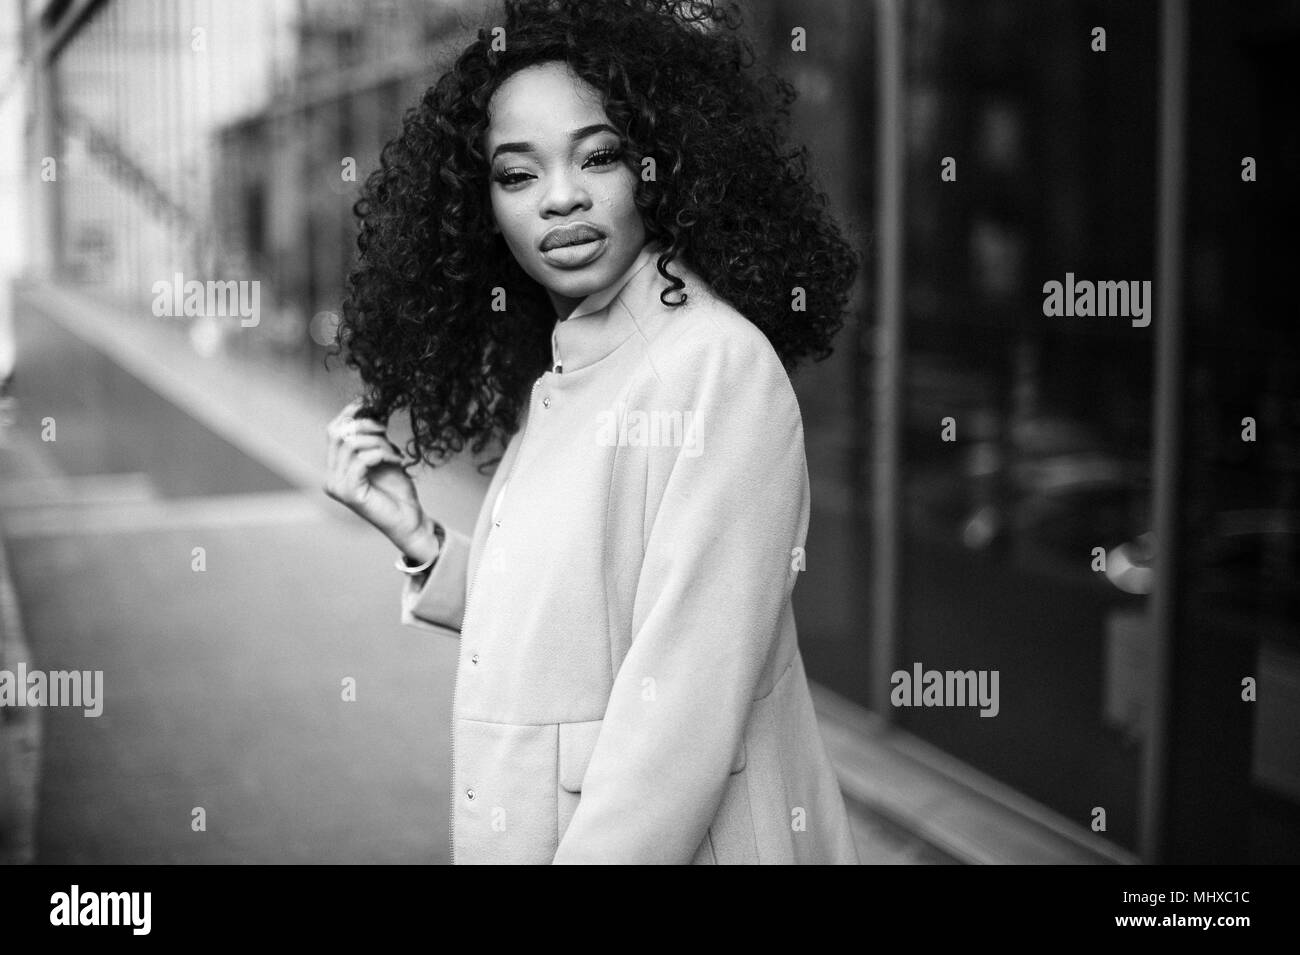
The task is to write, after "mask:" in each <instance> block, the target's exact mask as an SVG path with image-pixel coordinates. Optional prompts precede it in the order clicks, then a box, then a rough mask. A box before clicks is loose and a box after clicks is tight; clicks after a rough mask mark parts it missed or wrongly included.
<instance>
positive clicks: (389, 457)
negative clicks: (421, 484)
mask: <svg viewBox="0 0 1300 955" xmlns="http://www.w3.org/2000/svg"><path fill="white" fill-rule="evenodd" d="M385 462H390V463H392V464H396V465H399V466H400V465H401V461H400V460H398V459H397V458H396V456H395V455H394V454H393V453H392V452H391V451H389V450H387V449H386V448H367V449H366V450H364V451H358V452H357V453H356V454H355V455H353V457H352V460H351V461H350V462H349V463H348V465H347V467H346V469H345V470H344V480H345V481H346V484H347V487H349V488H357V489H359V488H360V487H361V485H363V484H365V483H366V473H367V472H368V471H369V470H370V469H371V468H373V467H375V466H377V465H379V464H383V463H385Z"/></svg>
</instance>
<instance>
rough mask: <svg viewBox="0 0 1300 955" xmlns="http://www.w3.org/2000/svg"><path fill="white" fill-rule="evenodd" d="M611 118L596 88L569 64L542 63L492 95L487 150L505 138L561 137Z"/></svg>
mask: <svg viewBox="0 0 1300 955" xmlns="http://www.w3.org/2000/svg"><path fill="white" fill-rule="evenodd" d="M608 121H609V119H608V117H607V116H606V115H605V109H604V107H603V106H601V102H600V92H599V91H598V90H597V89H596V88H595V87H593V86H592V85H591V84H590V83H588V82H586V81H585V80H583V79H582V78H581V77H579V76H578V75H577V74H575V73H574V72H573V71H572V70H571V69H570V68H569V66H568V65H567V64H565V63H541V64H538V65H536V66H529V67H526V68H524V69H522V70H520V71H519V72H518V73H515V74H514V75H513V76H511V77H510V78H509V79H507V80H506V81H505V82H504V83H502V84H501V86H500V87H498V88H497V91H496V92H495V93H494V94H493V95H492V99H491V101H490V102H489V103H488V127H487V148H488V150H489V151H491V150H492V148H493V147H494V146H495V145H496V144H497V143H499V142H504V141H516V140H525V141H528V142H533V143H538V144H541V143H543V142H546V141H548V140H550V141H559V140H563V139H566V137H567V136H568V133H569V131H570V130H573V129H578V128H580V127H582V126H588V125H591V124H593V123H602V122H608Z"/></svg>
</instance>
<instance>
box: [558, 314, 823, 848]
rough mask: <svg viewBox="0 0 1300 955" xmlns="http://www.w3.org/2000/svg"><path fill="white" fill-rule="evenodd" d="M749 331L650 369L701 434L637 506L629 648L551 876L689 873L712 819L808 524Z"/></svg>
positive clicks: (783, 385)
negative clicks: (627, 867) (569, 871)
mask: <svg viewBox="0 0 1300 955" xmlns="http://www.w3.org/2000/svg"><path fill="white" fill-rule="evenodd" d="M753 331H754V332H755V335H754V336H744V337H739V338H737V339H730V338H728V339H714V340H711V341H709V342H708V343H706V345H705V346H704V347H701V348H696V349H693V350H692V351H691V353H690V355H688V356H686V357H684V358H682V359H680V360H678V361H674V362H672V363H671V364H672V367H671V369H669V368H663V369H661V374H662V375H663V376H664V378H665V384H669V383H671V382H674V381H675V382H677V383H678V384H677V386H676V387H675V388H673V389H672V390H673V391H674V392H675V393H676V394H678V395H680V396H681V398H680V399H678V400H681V401H683V402H684V406H683V408H682V410H683V411H691V412H693V413H694V414H695V415H696V416H697V422H702V424H703V428H702V432H701V433H700V434H699V435H698V437H697V442H696V444H697V447H696V448H695V449H694V453H692V449H691V448H690V446H689V443H688V441H687V440H683V441H682V442H681V445H682V446H681V447H680V448H676V449H672V450H671V453H673V454H674V455H675V456H674V457H673V458H672V459H671V460H672V463H671V472H670V473H669V476H668V478H667V481H666V483H664V484H663V485H662V486H663V488H664V490H663V494H662V497H661V498H660V499H659V501H658V508H657V510H654V509H653V502H649V501H647V508H648V512H649V513H652V514H653V517H652V518H651V517H648V518H647V521H648V533H647V539H646V541H645V556H644V560H643V563H642V568H641V573H640V576H639V578H638V583H637V591H636V598H635V605H634V611H633V620H632V641H631V644H630V646H629V649H628V651H627V654H626V656H625V657H624V658H623V661H622V663H621V665H620V666H619V668H618V671H617V673H616V675H615V677H614V682H613V688H612V691H611V694H610V698H609V702H608V704H607V706H606V710H605V714H604V717H603V721H602V723H601V727H600V730H599V734H598V736H597V739H596V743H595V746H594V748H593V750H592V754H591V758H590V761H589V763H588V765H587V770H586V773H585V776H584V777H583V781H582V797H581V799H580V801H579V803H578V806H577V808H576V809H575V811H574V814H573V817H572V819H571V821H570V823H569V826H568V828H567V829H566V830H565V832H564V835H563V838H562V839H561V840H560V842H559V845H558V848H557V851H556V854H555V856H554V859H553V861H554V862H555V863H557V864H562V863H689V862H691V861H692V860H693V858H694V856H695V853H696V851H697V850H698V848H699V847H700V845H701V843H702V842H703V840H704V838H705V836H706V834H707V833H708V829H709V825H710V823H711V822H712V821H713V819H714V817H715V815H716V813H717V811H718V808H719V806H720V804H721V801H722V797H723V794H724V790H725V788H726V785H727V781H728V775H729V772H730V768H731V766H732V763H733V760H734V758H735V756H736V754H737V753H738V751H739V748H740V746H741V744H742V741H743V735H744V732H745V725H746V721H747V719H748V716H749V712H750V707H751V704H752V701H753V699H754V697H755V695H756V689H757V686H758V682H759V680H760V678H761V675H762V673H763V671H764V668H765V665H766V663H767V660H768V657H769V655H770V653H771V651H772V650H773V647H774V643H775V640H776V637H777V634H778V633H779V626H780V619H781V614H782V611H783V609H784V607H785V605H786V603H787V602H788V601H789V599H790V594H791V591H792V590H793V587H794V578H795V574H794V573H793V571H792V570H791V564H792V561H791V550H792V548H794V547H796V546H801V545H802V544H803V542H804V534H805V533H806V531H807V521H808V510H807V508H808V489H807V482H808V471H807V465H806V461H805V457H804V446H803V426H802V422H801V420H800V415H799V408H798V403H797V401H796V399H795V395H794V391H793V389H792V388H791V385H790V380H789V378H788V377H787V375H786V373H785V369H784V368H783V367H782V366H781V363H780V360H779V359H778V358H777V356H776V353H775V352H774V351H773V350H772V349H771V347H770V345H768V343H767V341H766V339H765V338H761V337H760V336H761V333H759V332H758V331H757V329H753ZM664 364H667V363H664ZM666 453H667V452H666ZM639 505H640V502H638V506H639Z"/></svg>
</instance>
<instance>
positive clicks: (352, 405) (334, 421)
mask: <svg viewBox="0 0 1300 955" xmlns="http://www.w3.org/2000/svg"><path fill="white" fill-rule="evenodd" d="M360 410H361V399H360V398H353V399H352V400H351V401H349V402H348V403H347V404H345V405H344V406H343V409H342V410H341V411H340V412H339V413H338V414H336V415H335V416H334V417H333V418H331V419H330V422H329V424H327V425H326V426H325V430H326V431H327V432H332V431H333V430H334V429H335V428H336V427H337V426H338V425H339V423H340V422H342V421H344V420H346V419H348V418H351V417H353V416H355V415H356V413H357V412H358V411H360Z"/></svg>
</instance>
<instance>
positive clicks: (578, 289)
mask: <svg viewBox="0 0 1300 955" xmlns="http://www.w3.org/2000/svg"><path fill="white" fill-rule="evenodd" d="M621 271H622V270H621V269H620V270H617V271H611V270H610V268H609V267H608V266H607V265H606V264H605V263H604V262H601V263H593V265H592V266H591V267H590V268H586V269H573V270H562V269H555V268H552V267H550V266H549V265H546V264H542V266H541V275H538V276H536V277H537V280H538V281H539V282H541V284H542V285H543V286H545V287H546V288H547V289H548V290H549V291H551V292H554V293H555V294H556V295H563V296H564V297H565V298H586V297H587V296H588V295H590V294H592V293H593V292H599V291H600V290H601V289H603V288H605V287H606V286H607V285H609V283H610V282H613V281H614V280H615V279H616V278H618V276H619V274H620V272H621Z"/></svg>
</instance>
